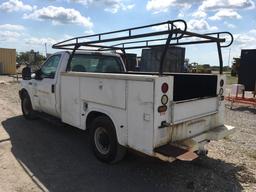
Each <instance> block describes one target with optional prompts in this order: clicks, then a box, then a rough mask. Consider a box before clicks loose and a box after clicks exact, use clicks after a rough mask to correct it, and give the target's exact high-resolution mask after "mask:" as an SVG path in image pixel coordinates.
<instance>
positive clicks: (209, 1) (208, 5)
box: [199, 0, 255, 10]
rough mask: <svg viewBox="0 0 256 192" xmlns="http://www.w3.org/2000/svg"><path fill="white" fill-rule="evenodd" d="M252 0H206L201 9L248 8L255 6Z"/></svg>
mask: <svg viewBox="0 0 256 192" xmlns="http://www.w3.org/2000/svg"><path fill="white" fill-rule="evenodd" d="M254 7H255V3H254V2H253V1H252V0H215V1H213V0H205V1H203V3H202V5H201V6H200V7H199V10H218V9H246V8H254Z"/></svg>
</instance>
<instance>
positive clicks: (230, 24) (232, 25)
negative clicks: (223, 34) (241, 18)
mask: <svg viewBox="0 0 256 192" xmlns="http://www.w3.org/2000/svg"><path fill="white" fill-rule="evenodd" d="M224 25H226V26H227V27H228V28H230V29H234V28H236V25H234V24H232V23H228V22H226V21H225V22H224Z"/></svg>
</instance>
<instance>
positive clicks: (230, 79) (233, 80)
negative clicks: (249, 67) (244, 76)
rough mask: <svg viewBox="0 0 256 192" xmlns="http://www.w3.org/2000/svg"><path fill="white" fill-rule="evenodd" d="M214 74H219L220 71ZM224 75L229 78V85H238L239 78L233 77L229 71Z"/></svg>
mask: <svg viewBox="0 0 256 192" xmlns="http://www.w3.org/2000/svg"><path fill="white" fill-rule="evenodd" d="M212 73H213V74H218V73H219V71H212ZM223 74H225V75H226V77H227V85H231V84H236V83H237V81H238V78H237V77H232V76H231V72H230V71H228V72H223Z"/></svg>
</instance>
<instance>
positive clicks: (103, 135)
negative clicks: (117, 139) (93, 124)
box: [94, 127, 110, 155]
mask: <svg viewBox="0 0 256 192" xmlns="http://www.w3.org/2000/svg"><path fill="white" fill-rule="evenodd" d="M94 143H95V146H96V148H97V150H98V151H99V152H100V153H101V154H103V155H106V154H108V153H109V151H110V138H109V135H108V134H107V131H106V129H105V128H104V127H98V128H97V129H96V130H95V133H94Z"/></svg>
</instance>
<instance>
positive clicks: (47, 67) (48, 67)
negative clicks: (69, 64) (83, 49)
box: [41, 55, 61, 79]
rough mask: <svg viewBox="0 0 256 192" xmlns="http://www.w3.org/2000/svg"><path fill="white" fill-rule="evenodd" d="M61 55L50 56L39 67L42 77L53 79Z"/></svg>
mask: <svg viewBox="0 0 256 192" xmlns="http://www.w3.org/2000/svg"><path fill="white" fill-rule="evenodd" d="M60 58H61V55H53V56H51V57H50V58H49V59H48V60H47V61H46V62H45V63H44V65H43V66H42V67H41V72H42V77H43V78H50V79H54V77H55V73H56V71H57V68H58V64H59V62H60Z"/></svg>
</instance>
